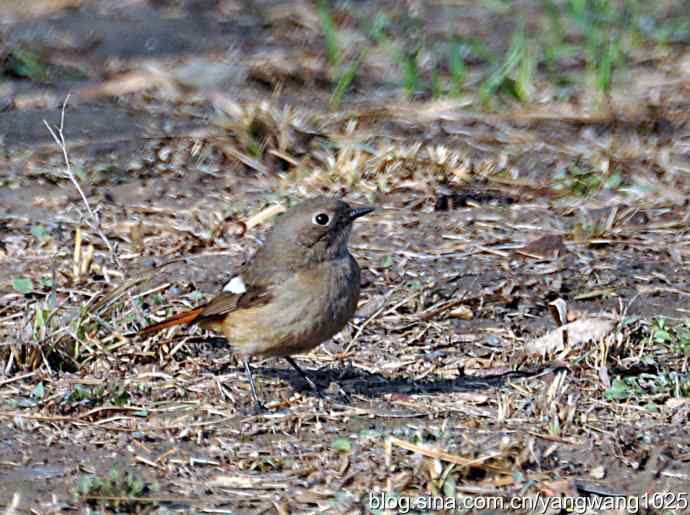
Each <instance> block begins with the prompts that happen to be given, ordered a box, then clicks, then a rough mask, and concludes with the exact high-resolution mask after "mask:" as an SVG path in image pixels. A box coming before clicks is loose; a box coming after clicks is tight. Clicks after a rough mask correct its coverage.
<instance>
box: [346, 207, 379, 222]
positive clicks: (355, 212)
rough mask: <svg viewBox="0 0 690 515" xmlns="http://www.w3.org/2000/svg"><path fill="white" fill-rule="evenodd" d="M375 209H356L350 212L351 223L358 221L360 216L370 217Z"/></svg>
mask: <svg viewBox="0 0 690 515" xmlns="http://www.w3.org/2000/svg"><path fill="white" fill-rule="evenodd" d="M374 209H376V208H375V207H371V206H367V207H356V208H354V209H351V210H350V222H352V221H353V220H356V219H357V218H359V217H360V216H364V215H368V214H369V213H371V212H372V211H373V210H374Z"/></svg>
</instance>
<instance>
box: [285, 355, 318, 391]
mask: <svg viewBox="0 0 690 515" xmlns="http://www.w3.org/2000/svg"><path fill="white" fill-rule="evenodd" d="M285 360H286V361H287V362H288V363H290V366H292V368H294V369H295V370H297V372H298V373H299V375H301V376H302V379H304V380H305V381H306V382H307V383H308V384H309V386H310V388H311V389H312V390H314V392H316V394H317V395H318V396H319V397H321V398H322V399H323V394H322V393H321V389H320V388H319V387H318V386H316V383H314V381H312V380H311V378H310V377H309V376H308V375H307V374H306V372H304V370H302V369H301V368H299V365H297V363H296V362H295V360H294V359H292V358H291V357H290V356H285Z"/></svg>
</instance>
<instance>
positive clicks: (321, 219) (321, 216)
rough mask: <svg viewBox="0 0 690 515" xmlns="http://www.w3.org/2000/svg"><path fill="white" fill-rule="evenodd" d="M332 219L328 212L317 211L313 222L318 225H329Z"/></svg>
mask: <svg viewBox="0 0 690 515" xmlns="http://www.w3.org/2000/svg"><path fill="white" fill-rule="evenodd" d="M330 221H331V218H330V217H329V216H328V215H327V214H326V213H317V214H315V215H314V218H313V219H312V222H314V223H315V224H316V225H328V224H329V223H330Z"/></svg>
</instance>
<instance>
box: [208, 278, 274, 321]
mask: <svg viewBox="0 0 690 515" xmlns="http://www.w3.org/2000/svg"><path fill="white" fill-rule="evenodd" d="M237 277H240V276H236V277H234V278H233V279H231V280H230V282H229V283H228V285H232V284H233V282H235V281H238V279H237ZM239 281H241V282H242V290H243V291H239V290H238V289H237V288H233V289H231V290H230V291H226V290H227V285H226V288H224V290H223V291H222V292H220V293H219V294H218V295H216V296H215V297H214V298H213V299H212V300H211V301H210V302H209V303H208V304H206V305H205V306H204V309H203V311H202V312H201V313H200V314H199V316H198V317H197V319H196V320H195V322H197V321H198V322H201V321H203V320H205V319H211V318H219V317H222V316H224V315H227V314H228V313H230V312H232V311H235V310H236V309H245V308H250V307H254V306H261V305H264V304H267V303H268V302H270V301H271V298H272V294H271V292H270V291H269V285H268V284H264V283H262V282H254V283H250V284H245V283H244V281H243V280H242V279H239Z"/></svg>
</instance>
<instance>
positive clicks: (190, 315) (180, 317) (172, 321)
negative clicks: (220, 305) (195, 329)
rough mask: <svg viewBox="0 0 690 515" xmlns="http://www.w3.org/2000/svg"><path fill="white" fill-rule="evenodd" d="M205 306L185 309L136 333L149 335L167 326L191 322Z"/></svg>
mask: <svg viewBox="0 0 690 515" xmlns="http://www.w3.org/2000/svg"><path fill="white" fill-rule="evenodd" d="M205 307H206V306H199V307H198V308H194V309H192V310H189V311H184V312H183V313H178V314H177V315H173V316H171V317H170V318H167V319H165V320H163V321H162V322H158V323H157V324H153V325H150V326H148V327H144V328H143V329H142V330H141V331H139V332H138V333H136V334H137V336H148V335H151V334H154V333H157V332H158V331H161V330H162V329H165V328H167V327H173V326H176V325H182V324H191V323H192V322H194V321H195V320H196V319H197V318H199V315H201V312H202V311H203V310H204V308H205Z"/></svg>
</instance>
